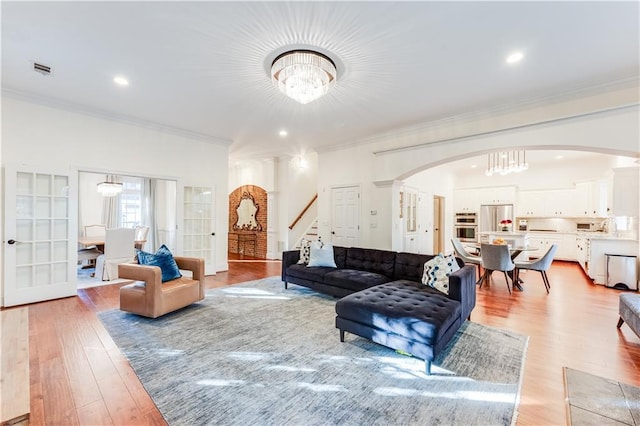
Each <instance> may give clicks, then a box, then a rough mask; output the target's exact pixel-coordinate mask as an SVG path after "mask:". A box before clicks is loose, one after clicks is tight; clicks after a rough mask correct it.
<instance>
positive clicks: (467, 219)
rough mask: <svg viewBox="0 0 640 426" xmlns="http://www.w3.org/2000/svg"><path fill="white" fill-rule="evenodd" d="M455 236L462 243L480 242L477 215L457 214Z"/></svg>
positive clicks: (468, 213)
mask: <svg viewBox="0 0 640 426" xmlns="http://www.w3.org/2000/svg"><path fill="white" fill-rule="evenodd" d="M454 235H455V236H456V238H457V239H459V240H460V241H462V242H472V243H475V242H478V215H477V213H471V212H462V213H456V217H455V225H454Z"/></svg>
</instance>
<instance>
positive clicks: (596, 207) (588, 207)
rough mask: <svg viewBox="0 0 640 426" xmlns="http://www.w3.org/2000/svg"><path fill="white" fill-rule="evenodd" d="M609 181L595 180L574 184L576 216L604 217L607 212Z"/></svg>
mask: <svg viewBox="0 0 640 426" xmlns="http://www.w3.org/2000/svg"><path fill="white" fill-rule="evenodd" d="M609 199H610V197H609V182H608V181H607V180H596V181H588V182H580V183H577V184H576V190H575V200H576V216H577V217H606V216H607V215H608V214H609V211H610V207H609Z"/></svg>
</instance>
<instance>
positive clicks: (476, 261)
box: [451, 237, 482, 284]
mask: <svg viewBox="0 0 640 426" xmlns="http://www.w3.org/2000/svg"><path fill="white" fill-rule="evenodd" d="M451 244H453V251H455V252H456V256H457V257H459V258H460V259H462V260H464V263H470V264H472V265H476V266H477V267H478V280H477V281H476V284H478V283H480V280H481V279H482V274H481V272H482V270H481V268H482V258H481V257H480V256H475V255H473V254H471V253H469V252H468V251H467V250H466V249H465V248H464V245H462V242H461V241H460V240H459V239H458V238H455V237H454V238H452V239H451Z"/></svg>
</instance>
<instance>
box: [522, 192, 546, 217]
mask: <svg viewBox="0 0 640 426" xmlns="http://www.w3.org/2000/svg"><path fill="white" fill-rule="evenodd" d="M544 200H545V191H519V192H518V201H517V203H516V216H518V217H524V216H528V217H542V216H544V204H545V202H544Z"/></svg>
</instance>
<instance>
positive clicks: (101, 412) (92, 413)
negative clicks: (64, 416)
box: [78, 399, 114, 426]
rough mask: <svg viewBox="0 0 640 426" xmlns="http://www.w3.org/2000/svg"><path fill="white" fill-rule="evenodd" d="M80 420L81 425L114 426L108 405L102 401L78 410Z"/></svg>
mask: <svg viewBox="0 0 640 426" xmlns="http://www.w3.org/2000/svg"><path fill="white" fill-rule="evenodd" d="M78 419H79V421H80V424H81V425H100V426H108V425H113V424H114V423H113V420H112V419H111V416H110V415H109V410H107V407H106V405H104V401H103V400H102V399H100V400H97V401H94V402H92V403H90V404H87V405H85V406H83V407H80V408H78Z"/></svg>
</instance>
